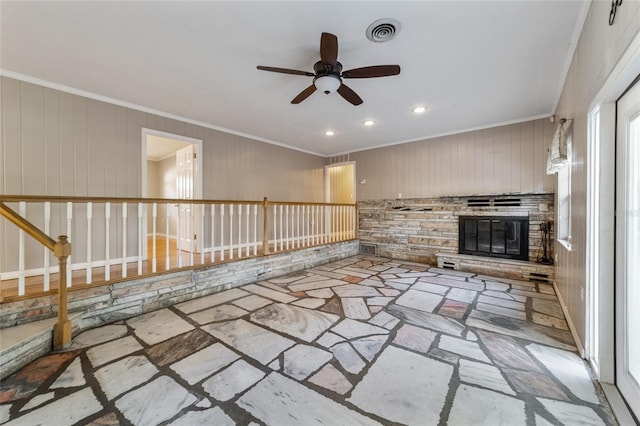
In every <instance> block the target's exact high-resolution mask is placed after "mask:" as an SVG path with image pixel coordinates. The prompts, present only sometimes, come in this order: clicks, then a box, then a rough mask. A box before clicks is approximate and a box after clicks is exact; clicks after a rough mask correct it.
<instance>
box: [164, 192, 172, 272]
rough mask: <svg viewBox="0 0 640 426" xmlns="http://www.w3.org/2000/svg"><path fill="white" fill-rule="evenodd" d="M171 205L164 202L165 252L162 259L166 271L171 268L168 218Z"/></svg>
mask: <svg viewBox="0 0 640 426" xmlns="http://www.w3.org/2000/svg"><path fill="white" fill-rule="evenodd" d="M170 209H171V206H170V205H169V203H166V204H165V206H164V226H165V231H164V252H165V259H164V269H165V270H166V271H168V270H169V269H170V268H171V256H170V255H169V222H170V220H169V218H170V212H171V210H170Z"/></svg>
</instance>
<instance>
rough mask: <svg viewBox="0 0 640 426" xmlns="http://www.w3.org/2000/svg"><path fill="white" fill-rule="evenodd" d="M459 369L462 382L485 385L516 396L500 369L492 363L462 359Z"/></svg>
mask: <svg viewBox="0 0 640 426" xmlns="http://www.w3.org/2000/svg"><path fill="white" fill-rule="evenodd" d="M458 371H459V373H460V381H462V382H466V383H470V384H472V385H478V386H483V387H485V388H490V389H492V390H495V391H498V392H503V393H506V394H508V395H514V396H515V394H516V393H515V392H514V391H513V389H511V386H509V384H508V383H507V382H506V380H505V379H504V377H502V374H500V370H498V369H497V368H496V367H493V366H491V365H487V364H483V363H481V362H475V361H469V360H466V359H461V360H460V367H459V369H458Z"/></svg>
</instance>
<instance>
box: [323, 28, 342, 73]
mask: <svg viewBox="0 0 640 426" xmlns="http://www.w3.org/2000/svg"><path fill="white" fill-rule="evenodd" d="M320 60H321V61H322V62H324V63H327V64H331V65H333V66H335V65H336V62H338V37H336V36H335V35H333V34H331V33H322V37H321V38H320Z"/></svg>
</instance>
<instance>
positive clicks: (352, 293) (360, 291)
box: [333, 284, 380, 298]
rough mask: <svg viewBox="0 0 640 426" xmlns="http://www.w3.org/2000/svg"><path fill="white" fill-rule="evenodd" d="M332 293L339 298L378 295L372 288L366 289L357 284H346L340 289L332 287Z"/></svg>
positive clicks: (366, 287)
mask: <svg viewBox="0 0 640 426" xmlns="http://www.w3.org/2000/svg"><path fill="white" fill-rule="evenodd" d="M333 291H334V292H335V293H336V294H337V295H338V296H339V297H340V298H345V297H375V296H380V293H379V292H378V291H377V290H376V289H375V288H374V287H368V286H364V285H358V284H348V285H343V286H340V287H334V288H333Z"/></svg>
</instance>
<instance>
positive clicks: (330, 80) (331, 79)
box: [313, 75, 342, 95]
mask: <svg viewBox="0 0 640 426" xmlns="http://www.w3.org/2000/svg"><path fill="white" fill-rule="evenodd" d="M313 84H314V85H315V86H316V89H318V90H319V91H321V92H322V93H326V94H327V95H328V94H329V93H333V92H335V91H336V90H338V87H340V85H341V84H342V82H341V81H340V79H339V78H338V77H335V76H332V75H323V76H320V77H318V78H316V79H315V81H314V82H313Z"/></svg>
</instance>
